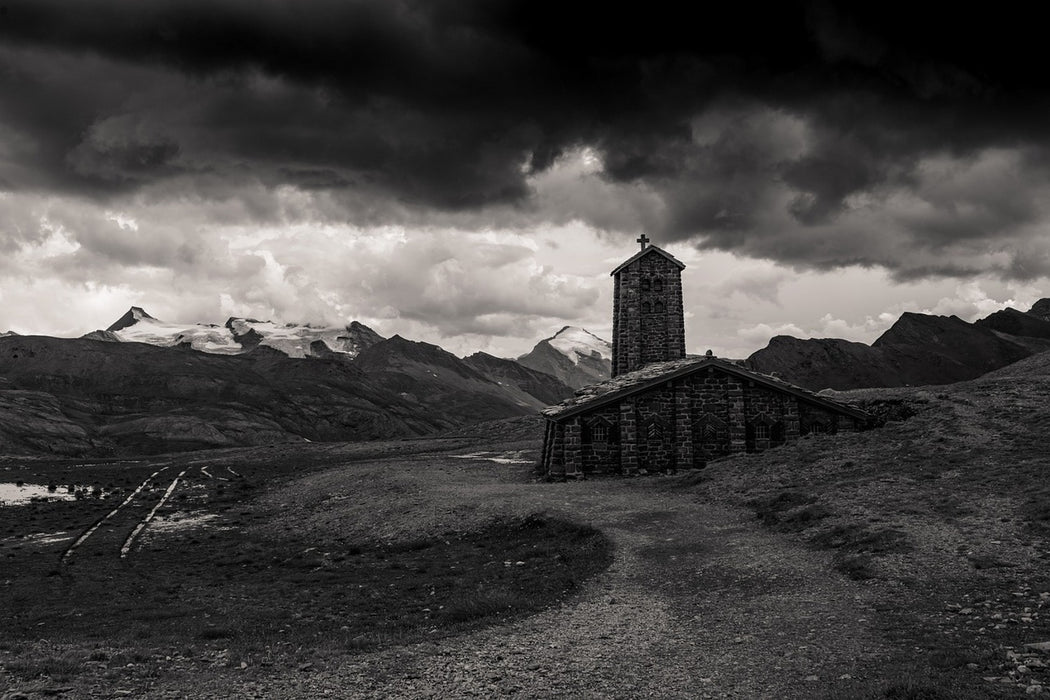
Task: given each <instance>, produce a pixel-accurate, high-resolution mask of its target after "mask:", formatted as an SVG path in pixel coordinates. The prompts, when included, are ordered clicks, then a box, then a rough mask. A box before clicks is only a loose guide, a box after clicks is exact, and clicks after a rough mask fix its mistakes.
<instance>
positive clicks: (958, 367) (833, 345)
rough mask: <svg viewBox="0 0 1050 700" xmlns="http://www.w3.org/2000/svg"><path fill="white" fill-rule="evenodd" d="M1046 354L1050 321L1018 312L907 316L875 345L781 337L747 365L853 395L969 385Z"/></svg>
mask: <svg viewBox="0 0 1050 700" xmlns="http://www.w3.org/2000/svg"><path fill="white" fill-rule="evenodd" d="M1042 302H1048V304H1043V306H1046V307H1047V308H1048V309H1050V300H1041V301H1040V302H1037V303H1036V305H1035V306H1033V309H1035V308H1037V307H1039V306H1040V304H1042ZM1018 314H1020V315H1021V317H1018V316H1017V315H1018ZM1044 326H1045V327H1044ZM1004 329H1011V330H1014V331H1015V332H1020V331H1024V332H1025V333H1026V334H1025V335H1019V334H1014V333H1010V332H1007V330H1004ZM1042 333H1046V335H1045V336H1044V335H1042ZM1046 350H1050V322H1047V321H1044V320H1042V319H1040V318H1038V317H1037V316H1036V315H1033V314H1031V313H1027V314H1025V313H1024V312H1019V311H1016V310H1013V309H1011V310H1009V312H1005V313H1004V311H999V312H995V313H993V314H991V315H989V316H988V317H987V318H985V319H980V320H978V321H976V322H975V323H968V322H966V321H964V320H962V319H961V318H959V317H957V316H936V315H932V314H921V313H915V312H905V313H903V314H901V316H900V317H899V318H898V319H897V321H896V322H895V323H894V324H893V325H892V326H891V327H890V328H889V329H888V330H887V331H886V332H885V333H883V334H882V335H881V336H879V337H878V338H877V339H876V340H875V341H874V342H872V344H871V345H867V344H865V343H857V342H853V341H847V340H842V339H838V338H810V339H806V340H802V339H799V338H793V337H791V336H777V337H775V338H772V339H771V340H770V342H769V344H768V345H767V346H766V347H765V348H762V349H761V350H758V351H757V352H755V353H753V354H752V355H751V356H750V357H748V358H747V364H748V366H749V367H751V368H752V369H754V370H756V371H759V372H765V373H776V374H777V375H778V376H780V377H782V378H783V379H786V380H787V381H790V382H793V383H795V384H798V385H799V386H803V387H805V388H807V389H812V390H815V391H819V390H821V389H836V390H845V389H860V388H867V387H877V386H881V387H895V386H907V385H920V384H949V383H953V382H958V381H965V380H969V379H974V378H976V377H979V376H981V375H983V374H986V373H988V372H991V371H994V370H997V369H999V368H1001V367H1004V366H1007V365H1010V364H1012V363H1014V362H1017V361H1019V360H1022V359H1024V358H1026V357H1029V356H1031V355H1033V354H1036V353H1040V352H1044V351H1046Z"/></svg>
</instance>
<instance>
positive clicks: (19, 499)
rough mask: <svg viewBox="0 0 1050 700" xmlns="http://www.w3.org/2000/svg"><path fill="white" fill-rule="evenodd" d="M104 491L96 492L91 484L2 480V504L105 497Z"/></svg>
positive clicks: (18, 504)
mask: <svg viewBox="0 0 1050 700" xmlns="http://www.w3.org/2000/svg"><path fill="white" fill-rule="evenodd" d="M106 495H107V494H106V493H105V492H104V491H98V492H96V491H95V490H94V489H93V488H92V487H91V486H81V485H77V484H63V485H62V486H55V487H50V486H44V485H42V484H21V485H19V484H15V483H11V482H0V506H21V505H25V504H26V503H30V502H32V501H75V500H76V499H77V498H82V499H83V498H105V497H106Z"/></svg>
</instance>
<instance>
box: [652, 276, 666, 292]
mask: <svg viewBox="0 0 1050 700" xmlns="http://www.w3.org/2000/svg"><path fill="white" fill-rule="evenodd" d="M653 291H654V292H662V291H664V281H663V280H662V279H660V278H659V277H657V278H656V279H654V280H653Z"/></svg>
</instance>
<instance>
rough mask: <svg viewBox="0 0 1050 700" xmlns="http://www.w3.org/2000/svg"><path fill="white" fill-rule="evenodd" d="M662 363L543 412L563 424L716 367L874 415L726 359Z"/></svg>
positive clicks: (841, 409)
mask: <svg viewBox="0 0 1050 700" xmlns="http://www.w3.org/2000/svg"><path fill="white" fill-rule="evenodd" d="M661 364H668V365H671V367H669V369H668V371H667V372H666V373H663V374H656V375H654V376H649V375H652V372H651V370H650V372H649V373H646V368H644V367H643V368H642V369H640V370H636V372H637V373H638V374H639V375H640V377H639V380H638V381H637V382H636V383H631V382H630V381H628V383H627V384H626V385H625V386H623V387H622V388H618V389H612V390H610V391H608V392H606V393H602V394H598V395H596V396H593V397H591V398H583V399H580V400H574V399H569V400H568V401H564V402H562V403H560V404H557V405H555V406H549V407H548V408H546V409H545V410H544V411H543V415H544V416H546V417H547V418H548V419H549V420H553V421H561V420H563V419H565V418H570V417H572V416H574V415H577V414H579V413H583V412H584V411H589V410H591V409H594V408H599V407H601V406H605V405H607V404H610V403H614V402H617V401H619V400H620V399H623V398H626V397H628V396H633V395H634V394H638V393H641V392H643V391H646V390H647V389H650V388H652V387H654V386H658V385H660V384H664V383H666V382H669V381H673V380H675V379H679V378H681V377H685V376H688V375H690V374H693V373H694V372H698V371H700V370H702V369H705V368H717V369H720V370H722V371H724V372H726V373H727V374H732V375H734V376H736V377H739V378H741V379H746V380H748V381H752V382H754V383H756V384H760V385H762V386H765V387H767V388H770V389H773V390H774V391H782V392H784V393H787V394H791V395H793V396H795V397H797V398H799V399H801V400H803V401H807V402H809V403H811V404H815V405H817V406H822V407H824V408H827V409H829V410H831V411H836V412H838V413H844V414H846V415H848V416H851V417H853V418H858V419H860V420H868V419H869V418H871V416H869V415H868V414H867V413H865V412H864V411H861V410H859V409H856V408H853V407H852V406H847V405H846V404H842V403H839V402H837V401H831V400H829V399H825V398H823V397H821V396H817V395H816V394H814V393H813V392H811V391H808V390H806V389H803V388H802V387H798V386H795V385H794V384H788V383H787V382H785V381H782V380H780V379H776V378H774V377H770V376H768V375H764V374H759V373H758V372H752V371H751V370H747V369H744V368H743V367H740V366H739V365H736V364H733V363H731V362H727V361H726V360H722V359H719V358H717V357H702V358H699V359H697V360H696V361H694V362H689V363H687V364H685V365H684V366H682V361H681V360H677V361H673V362H669V363H661ZM631 374H635V372H632V373H631ZM627 377H628V375H621V377H618V378H616V379H613V380H610V381H611V382H616V381H617V380H620V381H621V382H622V380H623V379H625V378H627ZM598 386H600V385H598ZM562 407H564V408H562ZM557 409H560V410H557Z"/></svg>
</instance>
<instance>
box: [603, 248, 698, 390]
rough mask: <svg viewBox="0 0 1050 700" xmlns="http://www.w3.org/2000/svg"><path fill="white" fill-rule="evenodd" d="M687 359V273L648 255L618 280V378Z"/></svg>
mask: <svg viewBox="0 0 1050 700" xmlns="http://www.w3.org/2000/svg"><path fill="white" fill-rule="evenodd" d="M682 357H685V314H684V310H683V308H682V275H681V269H680V268H679V267H678V266H677V265H675V264H674V263H673V262H671V261H670V260H668V259H667V258H665V257H664V256H663V255H661V254H660V253H656V252H653V253H652V254H650V255H643V256H642V257H640V258H639V259H637V260H635V261H634V262H633V263H631V264H630V265H628V266H627V267H625V268H623V269H622V270H620V271H619V272H618V273H616V275H615V279H614V285H613V367H612V374H613V376H614V377H615V376H617V375H620V374H625V373H627V372H632V371H634V370H636V369H640V368H641V367H643V366H645V365H646V364H648V363H650V362H663V361H665V360H677V359H680V358H682Z"/></svg>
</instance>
